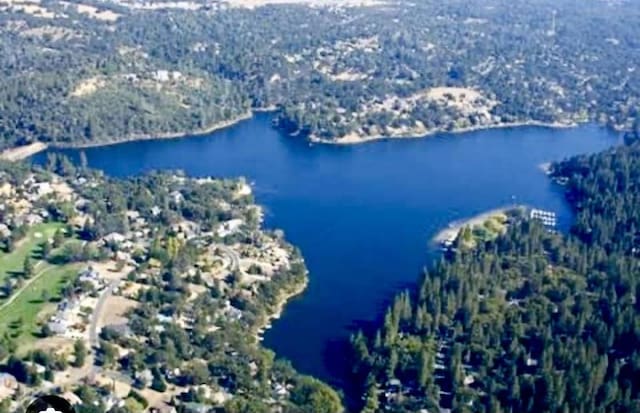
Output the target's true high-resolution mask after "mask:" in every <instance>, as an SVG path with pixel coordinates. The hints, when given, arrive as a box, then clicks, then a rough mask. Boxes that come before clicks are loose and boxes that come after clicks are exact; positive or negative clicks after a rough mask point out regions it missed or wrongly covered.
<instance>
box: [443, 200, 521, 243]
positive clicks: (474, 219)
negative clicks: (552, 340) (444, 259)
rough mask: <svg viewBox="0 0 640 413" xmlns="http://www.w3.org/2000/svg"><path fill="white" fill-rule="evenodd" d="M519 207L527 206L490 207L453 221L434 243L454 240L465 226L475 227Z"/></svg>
mask: <svg viewBox="0 0 640 413" xmlns="http://www.w3.org/2000/svg"><path fill="white" fill-rule="evenodd" d="M517 208H525V206H524V205H508V206H503V207H499V208H494V209H490V210H488V211H484V212H481V213H479V214H476V215H474V216H471V217H467V218H462V219H459V220H456V221H452V222H451V223H449V225H448V226H447V228H445V229H442V230H440V231H439V232H438V233H437V234H436V235H435V236H434V237H433V238H432V240H431V241H432V243H438V244H441V243H445V242H453V241H455V239H456V238H457V237H458V234H460V231H462V229H463V228H465V227H474V226H478V225H482V224H484V222H486V221H487V220H489V219H490V218H491V217H493V216H496V215H501V214H505V213H507V212H508V211H511V210H513V209H517Z"/></svg>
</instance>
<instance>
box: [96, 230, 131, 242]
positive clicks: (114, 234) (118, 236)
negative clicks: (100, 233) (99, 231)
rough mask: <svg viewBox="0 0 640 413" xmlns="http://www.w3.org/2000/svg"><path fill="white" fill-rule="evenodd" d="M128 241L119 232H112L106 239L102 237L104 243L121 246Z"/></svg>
mask: <svg viewBox="0 0 640 413" xmlns="http://www.w3.org/2000/svg"><path fill="white" fill-rule="evenodd" d="M126 239H127V237H125V236H124V235H122V234H120V233H118V232H112V233H111V234H107V235H105V236H104V237H102V240H103V241H104V242H107V243H110V244H120V243H122V242H124V241H125V240H126Z"/></svg>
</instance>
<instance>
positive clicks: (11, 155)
mask: <svg viewBox="0 0 640 413" xmlns="http://www.w3.org/2000/svg"><path fill="white" fill-rule="evenodd" d="M275 110H277V108H276V107H275V106H268V107H264V108H252V109H251V110H249V111H248V112H245V113H243V114H241V115H238V116H236V117H234V118H232V119H229V120H225V121H221V122H216V123H214V124H212V125H210V126H207V127H205V128H202V129H197V130H195V131H190V132H166V133H159V134H157V135H132V136H128V137H125V138H122V139H119V138H117V139H111V140H106V141H102V142H78V143H49V144H47V143H44V142H35V143H32V144H30V145H25V146H18V147H15V148H9V149H5V150H4V151H2V152H0V160H7V161H10V162H14V161H19V160H23V159H27V158H29V157H31V156H33V155H35V154H37V153H39V152H42V151H45V150H46V149H49V148H55V149H87V148H98V147H102V146H112V145H118V144H121V143H127V142H137V141H152V140H165V139H181V138H189V137H201V136H204V135H208V134H210V133H213V132H216V131H219V130H222V129H226V128H229V127H231V126H234V125H236V124H238V123H240V122H242V121H245V120H248V119H251V118H252V117H253V116H254V115H255V114H256V113H265V112H273V111H275ZM579 125H580V123H578V122H571V123H565V122H553V123H545V122H538V121H522V122H510V123H500V124H491V125H479V126H469V127H464V128H458V129H454V130H450V131H449V130H445V129H431V130H426V129H411V130H408V131H406V132H402V133H396V134H394V133H391V134H388V135H371V136H360V135H357V134H355V133H352V134H351V135H346V136H345V137H342V138H338V139H324V138H318V137H315V136H313V135H311V136H309V137H308V138H307V139H308V141H309V142H311V143H314V144H315V143H317V144H325V145H343V146H346V145H357V144H362V143H368V142H374V141H378V140H386V139H389V140H390V139H422V138H427V137H430V136H434V135H437V134H451V135H456V134H462V133H468V132H477V131H483V130H490V129H507V128H518V127H523V126H537V127H543V128H555V129H566V128H574V127H577V126H579ZM290 136H295V134H290Z"/></svg>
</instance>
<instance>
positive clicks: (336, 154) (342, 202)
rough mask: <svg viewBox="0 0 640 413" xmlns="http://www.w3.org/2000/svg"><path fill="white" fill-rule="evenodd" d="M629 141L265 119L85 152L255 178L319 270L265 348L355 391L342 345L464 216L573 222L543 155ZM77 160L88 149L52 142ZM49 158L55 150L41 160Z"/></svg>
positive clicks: (276, 218) (124, 164) (139, 168)
mask: <svg viewBox="0 0 640 413" xmlns="http://www.w3.org/2000/svg"><path fill="white" fill-rule="evenodd" d="M618 142H619V138H618V136H617V134H615V133H613V132H610V131H608V130H607V129H604V128H601V127H599V126H596V125H591V124H587V125H582V126H580V127H577V128H573V129H550V128H542V127H519V128H507V129H491V130H484V131H476V132H470V133H465V134H460V135H450V134H441V135H436V136H432V137H428V138H425V139H392V140H383V141H376V142H372V143H367V144H362V145H358V146H329V145H309V143H307V142H306V141H304V140H302V139H295V138H291V137H288V136H286V135H285V134H283V133H281V132H279V131H277V130H275V129H274V128H272V126H271V115H270V114H268V113H258V114H256V115H255V116H254V117H253V118H251V119H249V120H247V121H243V122H242V123H239V124H237V125H235V126H232V127H230V128H228V129H224V130H220V131H216V132H214V133H212V134H210V135H207V136H202V137H192V138H181V139H171V140H155V141H139V142H128V143H123V144H118V145H112V146H104V147H94V148H88V149H84V152H85V153H86V156H87V160H88V163H89V166H91V167H94V168H98V169H102V170H104V171H105V172H106V173H107V174H110V175H113V176H129V175H136V174H141V173H144V172H147V171H150V170H161V169H163V170H167V169H168V170H177V169H180V170H184V171H185V172H186V173H187V174H189V175H191V176H205V175H206V176H209V175H213V176H224V177H232V176H245V177H247V179H248V180H249V181H251V182H252V183H253V184H254V192H255V195H256V198H257V201H258V202H259V203H260V204H262V205H263V206H264V207H265V211H266V224H267V226H268V227H277V228H282V229H284V231H285V233H286V236H287V238H288V240H289V241H290V242H292V243H293V244H295V245H296V246H298V247H299V248H300V249H301V251H302V254H303V255H304V257H305V260H306V263H307V266H308V268H309V271H310V283H309V287H308V289H307V290H306V291H305V293H304V294H302V295H301V296H299V297H297V298H295V299H294V300H292V301H291V302H290V303H289V304H288V306H287V307H286V310H285V312H284V314H283V316H282V317H281V318H280V319H279V320H276V321H275V322H274V323H273V328H272V329H270V330H269V331H267V333H266V335H265V340H264V344H265V345H266V347H268V348H271V349H273V350H274V351H275V352H276V354H277V355H278V356H280V357H284V358H287V359H289V360H291V361H292V363H293V365H294V367H296V368H297V369H298V370H299V371H301V372H303V373H308V374H311V375H314V376H317V377H319V378H321V379H324V380H326V381H328V382H330V383H332V384H334V385H337V386H340V387H343V388H345V385H346V383H344V382H343V381H342V377H343V375H342V372H343V371H344V368H345V366H344V360H343V358H342V357H343V354H344V353H343V352H342V351H341V350H342V348H341V346H342V345H344V343H345V339H347V338H348V335H349V333H350V331H351V330H352V329H353V328H354V327H355V326H360V325H362V324H363V323H366V322H368V321H371V320H374V319H375V318H376V317H377V316H379V315H380V313H381V311H382V310H383V309H384V305H385V303H386V302H387V300H389V299H391V298H392V297H393V295H394V294H395V293H396V292H398V291H399V290H400V289H401V288H405V287H407V286H411V285H413V283H414V282H415V281H416V280H417V277H418V275H419V272H420V271H421V268H422V267H423V266H424V265H426V264H428V263H429V262H430V261H431V260H433V259H435V258H436V257H437V255H436V252H435V249H434V248H432V246H431V245H430V240H431V239H432V237H433V236H434V235H435V234H436V233H437V232H438V231H439V230H440V229H442V228H443V227H445V226H447V224H448V223H449V222H451V221H453V220H458V219H462V218H465V217H468V216H472V215H475V214H477V213H480V212H482V211H485V210H488V209H492V208H496V207H500V206H504V205H506V204H509V203H512V202H514V201H515V202H517V203H520V204H527V205H531V206H535V207H539V208H544V209H548V210H553V211H555V212H557V214H558V218H559V223H560V226H561V227H564V228H566V227H567V226H568V225H569V224H570V222H571V219H572V216H571V211H570V210H569V209H568V206H567V204H566V203H565V201H564V197H563V195H562V189H561V188H559V187H558V186H556V185H555V184H553V183H552V182H551V181H550V180H549V179H548V178H547V177H546V176H545V174H544V173H543V172H542V171H541V169H540V167H539V165H540V164H541V163H543V162H548V161H554V160H562V159H563V158H565V157H568V156H571V155H575V154H581V153H592V152H597V151H601V150H603V149H606V148H607V147H610V146H612V145H614V144H616V143H618ZM51 151H57V152H62V153H65V154H67V155H69V156H71V157H72V159H74V160H75V161H78V160H79V153H80V151H79V150H76V149H64V150H53V149H52V150H51ZM32 159H33V160H34V161H35V162H39V163H42V162H45V161H46V152H45V153H40V154H37V155H35V156H34V157H33V158H32Z"/></svg>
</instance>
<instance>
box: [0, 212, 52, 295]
mask: <svg viewBox="0 0 640 413" xmlns="http://www.w3.org/2000/svg"><path fill="white" fill-rule="evenodd" d="M58 228H61V225H60V224H59V223H47V224H39V225H35V226H34V227H33V228H31V229H29V232H28V233H27V236H26V237H25V238H24V239H22V240H21V241H19V242H18V243H17V244H16V247H15V250H14V251H13V252H11V253H8V254H7V253H4V252H3V253H0V285H1V284H4V282H5V281H6V280H7V279H8V278H9V277H10V276H12V275H16V274H22V271H23V266H24V260H25V258H26V257H27V256H29V257H31V258H32V259H33V263H34V265H35V264H36V260H37V259H38V258H39V257H38V253H39V252H40V243H42V242H43V241H44V240H46V239H48V238H51V237H53V234H54V233H55V232H56V231H57V230H58ZM37 270H38V269H37V268H36V271H37ZM0 304H2V300H0Z"/></svg>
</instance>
